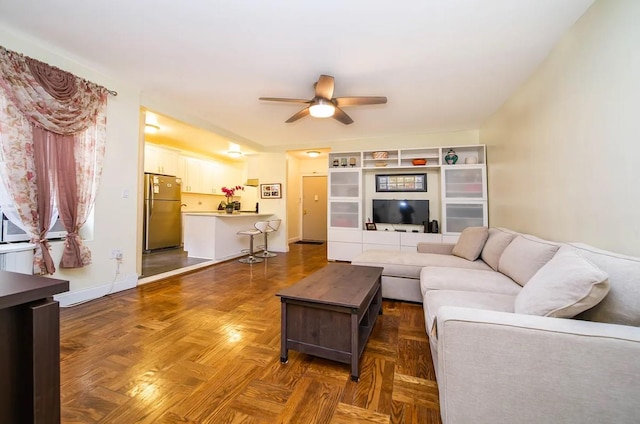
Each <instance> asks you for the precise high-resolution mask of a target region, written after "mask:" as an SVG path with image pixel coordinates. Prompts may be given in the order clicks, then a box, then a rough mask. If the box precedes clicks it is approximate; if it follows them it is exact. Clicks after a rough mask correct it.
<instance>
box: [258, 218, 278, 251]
mask: <svg viewBox="0 0 640 424" xmlns="http://www.w3.org/2000/svg"><path fill="white" fill-rule="evenodd" d="M281 221H282V220H281V219H272V220H270V221H267V223H268V225H267V228H266V229H265V231H264V251H263V252H261V253H257V254H256V256H258V257H260V258H273V257H274V256H278V255H276V254H275V253H273V252H269V233H273V232H276V231H277V230H278V228H280V222H281Z"/></svg>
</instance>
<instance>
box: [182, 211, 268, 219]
mask: <svg viewBox="0 0 640 424" xmlns="http://www.w3.org/2000/svg"><path fill="white" fill-rule="evenodd" d="M182 213H183V214H184V215H195V216H213V217H218V218H242V217H243V216H271V215H273V214H272V213H269V212H260V213H255V212H234V213H226V212H225V211H220V212H218V211H216V212H182Z"/></svg>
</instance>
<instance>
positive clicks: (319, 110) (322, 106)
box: [309, 99, 336, 118]
mask: <svg viewBox="0 0 640 424" xmlns="http://www.w3.org/2000/svg"><path fill="white" fill-rule="evenodd" d="M335 111H336V107H335V106H334V105H333V103H331V102H330V101H329V100H326V99H317V100H316V101H315V102H314V103H313V104H312V105H311V106H309V114H310V115H311V116H313V117H314V118H330V117H332V116H333V114H334V112H335Z"/></svg>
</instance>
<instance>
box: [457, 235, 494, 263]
mask: <svg viewBox="0 0 640 424" xmlns="http://www.w3.org/2000/svg"><path fill="white" fill-rule="evenodd" d="M487 237H489V229H488V228H487V227H467V228H465V229H464V230H462V233H461V234H460V237H459V238H458V242H457V243H456V245H455V246H453V250H452V251H451V254H452V255H455V256H459V257H461V258H464V259H467V260H469V261H475V260H476V259H478V257H479V256H480V252H482V248H483V247H484V243H485V242H486V241H487Z"/></svg>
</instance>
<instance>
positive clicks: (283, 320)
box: [280, 299, 289, 364]
mask: <svg viewBox="0 0 640 424" xmlns="http://www.w3.org/2000/svg"><path fill="white" fill-rule="evenodd" d="M287 362H289V349H287V302H285V300H284V299H281V302H280V363H282V364H286V363H287Z"/></svg>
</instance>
